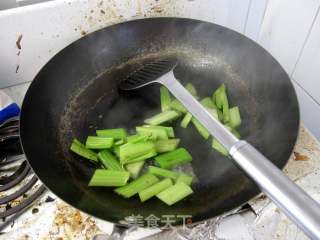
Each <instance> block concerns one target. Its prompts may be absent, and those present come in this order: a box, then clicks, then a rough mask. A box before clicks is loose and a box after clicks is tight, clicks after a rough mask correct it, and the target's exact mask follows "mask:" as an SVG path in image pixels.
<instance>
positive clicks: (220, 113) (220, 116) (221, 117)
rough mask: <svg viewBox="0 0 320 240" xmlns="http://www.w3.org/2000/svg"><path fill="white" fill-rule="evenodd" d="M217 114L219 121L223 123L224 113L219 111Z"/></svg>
mask: <svg viewBox="0 0 320 240" xmlns="http://www.w3.org/2000/svg"><path fill="white" fill-rule="evenodd" d="M217 113H218V118H219V121H220V122H222V121H223V114H222V111H221V110H220V109H217Z"/></svg>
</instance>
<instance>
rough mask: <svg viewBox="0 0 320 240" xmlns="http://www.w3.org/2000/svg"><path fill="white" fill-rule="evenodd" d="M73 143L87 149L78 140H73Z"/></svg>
mask: <svg viewBox="0 0 320 240" xmlns="http://www.w3.org/2000/svg"><path fill="white" fill-rule="evenodd" d="M72 143H74V144H77V145H79V146H81V147H85V146H84V144H82V143H81V142H80V141H79V140H78V139H76V138H75V139H73V141H72Z"/></svg>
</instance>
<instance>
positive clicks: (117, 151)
mask: <svg viewBox="0 0 320 240" xmlns="http://www.w3.org/2000/svg"><path fill="white" fill-rule="evenodd" d="M112 151H113V152H114V154H115V155H116V156H117V157H118V158H120V146H119V145H118V146H113V148H112Z"/></svg>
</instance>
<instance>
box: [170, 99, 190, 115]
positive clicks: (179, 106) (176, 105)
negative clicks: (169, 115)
mask: <svg viewBox="0 0 320 240" xmlns="http://www.w3.org/2000/svg"><path fill="white" fill-rule="evenodd" d="M170 107H171V108H172V109H174V110H177V111H179V112H182V113H186V112H187V111H188V110H187V109H186V108H185V107H184V106H183V105H182V103H181V102H180V101H179V100H178V99H174V100H173V101H172V102H171V103H170Z"/></svg>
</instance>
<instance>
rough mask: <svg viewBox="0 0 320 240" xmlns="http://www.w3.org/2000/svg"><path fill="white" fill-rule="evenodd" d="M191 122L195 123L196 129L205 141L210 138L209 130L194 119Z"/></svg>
mask: <svg viewBox="0 0 320 240" xmlns="http://www.w3.org/2000/svg"><path fill="white" fill-rule="evenodd" d="M191 122H192V123H193V125H194V126H195V128H196V129H197V130H198V132H199V133H200V135H201V136H202V137H203V138H204V139H208V138H209V136H210V134H209V132H208V130H207V129H206V128H205V127H204V126H203V125H202V124H201V123H200V122H199V121H198V119H196V118H194V117H192V119H191Z"/></svg>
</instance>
